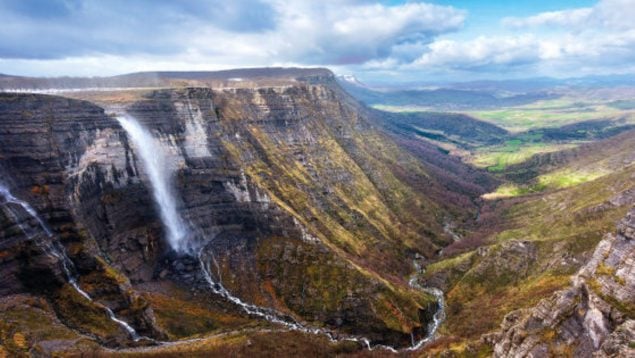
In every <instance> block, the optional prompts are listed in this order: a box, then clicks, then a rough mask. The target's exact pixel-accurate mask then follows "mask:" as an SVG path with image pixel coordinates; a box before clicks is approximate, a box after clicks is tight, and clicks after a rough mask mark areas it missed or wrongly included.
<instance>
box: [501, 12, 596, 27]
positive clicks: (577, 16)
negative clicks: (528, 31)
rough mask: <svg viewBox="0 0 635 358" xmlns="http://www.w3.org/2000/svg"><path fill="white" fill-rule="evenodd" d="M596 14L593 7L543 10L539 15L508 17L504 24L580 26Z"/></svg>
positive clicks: (515, 25)
mask: <svg viewBox="0 0 635 358" xmlns="http://www.w3.org/2000/svg"><path fill="white" fill-rule="evenodd" d="M593 15H594V10H593V9H592V8H581V9H573V10H563V11H550V12H543V13H540V14H538V15H534V16H530V17H525V18H519V17H506V18H504V19H503V20H502V21H503V25H505V26H509V27H515V28H523V27H535V26H579V25H581V24H583V23H585V22H588V21H589V20H590V19H591V18H592V17H593Z"/></svg>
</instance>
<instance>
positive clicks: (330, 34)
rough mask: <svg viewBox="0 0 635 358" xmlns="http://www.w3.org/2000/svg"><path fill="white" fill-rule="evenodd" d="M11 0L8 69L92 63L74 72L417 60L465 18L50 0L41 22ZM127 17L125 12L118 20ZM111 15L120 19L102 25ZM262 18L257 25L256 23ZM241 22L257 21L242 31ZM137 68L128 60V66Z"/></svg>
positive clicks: (323, 8) (348, 1) (278, 2)
mask: <svg viewBox="0 0 635 358" xmlns="http://www.w3.org/2000/svg"><path fill="white" fill-rule="evenodd" d="M8 1H10V3H11V4H14V6H13V7H12V8H5V9H4V10H3V9H0V20H4V23H5V26H4V27H3V28H4V30H2V29H0V35H2V34H4V36H0V59H2V58H3V59H4V60H3V62H4V64H5V66H4V68H16V67H25V66H28V64H32V65H33V66H35V67H36V68H44V67H45V66H41V67H40V66H39V64H41V63H46V61H41V60H48V63H50V64H51V65H55V66H58V67H57V68H60V66H61V67H63V68H65V69H67V68H70V69H71V70H73V66H66V65H65V64H71V63H73V64H77V63H81V62H82V59H85V61H86V64H87V66H86V67H85V68H76V69H75V70H74V71H72V73H78V72H79V71H81V72H86V69H88V68H91V69H94V68H97V67H98V66H95V63H96V61H99V59H100V58H101V59H103V62H104V65H105V66H108V63H111V64H112V63H114V62H118V61H117V60H116V59H118V58H129V59H130V61H129V63H130V64H135V65H139V64H141V63H142V61H143V60H142V59H153V60H152V61H153V62H152V63H148V64H145V65H144V66H143V67H144V68H147V67H157V66H159V65H162V64H165V63H170V62H172V63H173V64H174V66H178V65H179V63H181V62H183V61H188V60H189V61H190V62H191V63H192V67H197V66H198V65H199V64H201V63H206V65H207V68H208V69H215V68H223V67H227V66H233V67H237V66H257V65H260V66H270V65H273V64H275V63H281V62H284V63H290V62H291V63H298V64H303V65H347V64H362V63H365V62H368V61H372V60H382V59H386V58H389V57H392V58H395V59H399V62H409V61H412V60H413V59H414V58H416V57H417V56H418V55H419V54H420V53H421V51H422V49H424V48H425V45H427V44H428V43H430V42H431V41H433V40H434V38H435V37H436V36H438V35H439V34H443V33H447V32H450V31H455V30H457V29H459V28H460V27H461V26H462V24H463V21H464V19H465V16H466V14H465V12H464V11H461V10H457V9H455V8H453V7H448V6H438V5H431V4H426V3H406V4H401V5H394V6H387V5H382V4H379V3H377V2H371V1H361V0H344V1H338V2H336V1H322V2H318V1H312V0H298V1H293V2H289V1H285V0H257V1H254V0H251V1H250V0H240V2H239V4H238V5H232V2H229V3H226V2H223V1H214V2H213V6H211V5H210V3H208V2H206V1H197V2H194V1H193V2H189V3H188V4H189V5H185V4H181V3H180V2H179V3H178V4H174V3H173V2H171V1H167V0H160V1H158V2H157V3H156V4H157V6H151V5H149V4H154V3H153V2H152V1H146V2H145V5H144V6H149V8H150V9H152V10H151V11H150V13H148V14H146V13H144V12H143V11H142V7H141V8H140V7H139V6H137V7H133V8H130V9H128V8H126V6H125V3H126V2H125V1H123V2H122V0H113V1H109V2H106V3H104V2H95V1H94V0H84V1H83V2H81V3H80V2H78V4H80V5H78V6H74V7H67V6H62V5H64V4H66V3H65V2H64V1H62V0H51V1H52V3H51V4H57V3H59V4H57V5H56V7H55V9H56V15H55V16H54V17H50V16H49V18H47V20H46V21H43V20H42V18H41V16H40V15H38V16H35V14H34V11H35V10H36V9H34V8H32V7H26V8H25V7H24V6H22V5H21V4H22V3H21V2H20V1H19V0H8ZM60 1H61V2H60ZM249 3H253V4H254V5H256V4H257V5H258V6H260V7H259V8H262V9H265V10H266V14H265V15H263V16H266V17H267V18H262V17H260V16H258V15H257V14H253V13H250V14H248V15H250V16H249V17H245V19H244V20H243V19H242V18H241V17H240V16H239V15H240V14H239V13H237V12H240V11H243V10H244V9H246V8H249ZM124 10H129V11H124ZM119 12H125V13H122V14H121V16H117V14H118V13H119ZM103 14H108V16H106V17H107V18H109V19H118V20H117V21H114V22H113V21H104V16H103ZM211 14H214V15H213V16H211ZM219 14H220V15H219ZM44 15H46V14H43V15H42V16H44ZM219 17H220V18H227V19H228V20H227V21H224V22H223V21H221V20H222V19H220V18H219ZM256 20H257V25H250V24H251V23H253V22H254V21H256ZM241 21H244V22H247V23H249V24H247V23H246V24H242V25H241V24H240V22H241ZM25 44H26V45H25ZM27 60H29V61H27ZM130 67H131V66H130V65H129V64H126V63H124V66H122V67H121V70H123V69H124V68H126V69H127V68H130ZM52 68H53V67H52ZM168 68H170V67H169V66H168ZM3 71H8V70H6V69H3ZM51 71H53V70H49V71H45V72H43V74H48V73H47V72H49V73H50V72H51ZM57 72H58V71H57ZM95 74H103V71H102V72H97V73H95Z"/></svg>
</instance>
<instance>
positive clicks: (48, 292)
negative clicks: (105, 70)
mask: <svg viewBox="0 0 635 358" xmlns="http://www.w3.org/2000/svg"><path fill="white" fill-rule="evenodd" d="M324 80H325V79H324V78H308V79H304V80H303V81H301V82H299V83H296V84H293V85H284V86H269V87H257V88H239V89H211V88H181V89H166V90H156V91H150V92H147V93H145V94H143V96H141V97H136V98H134V99H126V100H125V101H122V102H116V103H115V102H113V101H104V102H99V103H100V106H101V107H100V106H96V105H94V104H91V103H89V102H86V101H78V100H70V99H66V98H60V97H53V96H43V95H24V94H22V95H10V94H3V95H0V106H1V107H0V116H2V118H0V139H1V140H0V158H1V167H2V170H3V175H2V180H3V183H5V184H6V185H7V186H8V187H9V188H10V189H11V191H12V192H13V194H14V195H16V196H18V197H20V198H22V199H23V200H25V201H28V202H29V203H31V205H32V206H33V207H34V208H35V209H36V210H37V211H38V213H39V214H40V215H41V216H42V218H43V219H44V221H45V222H46V225H48V226H50V227H51V229H52V231H53V234H54V235H53V237H52V238H47V237H44V236H43V235H42V233H41V232H40V231H41V229H38V227H37V226H38V225H37V223H36V222H35V221H34V219H29V218H28V215H26V214H25V213H18V215H17V218H16V217H14V216H12V215H11V213H10V211H11V210H10V207H8V206H6V205H5V206H3V211H2V213H3V215H2V216H0V219H1V221H0V225H2V232H3V237H1V238H0V239H1V241H0V245H2V246H1V247H0V248H1V249H2V251H0V272H2V274H3V275H2V283H3V288H2V291H0V292H1V294H2V295H3V296H5V297H14V299H15V300H18V298H17V297H22V296H20V295H24V294H30V295H35V296H37V297H44V298H46V299H47V301H48V302H50V303H51V307H50V310H52V311H53V312H54V315H55V316H56V317H57V318H56V319H57V320H59V322H62V323H63V324H64V325H68V326H70V327H71V328H73V329H77V330H78V331H80V332H83V333H90V334H95V335H96V336H97V337H98V338H99V340H100V342H101V343H108V342H110V343H113V344H114V342H115V341H118V342H119V343H120V344H121V343H122V342H123V341H124V340H125V337H126V335H125V332H122V331H121V330H120V328H119V327H117V326H116V325H113V323H112V322H111V321H109V320H108V319H107V317H105V315H103V314H102V313H103V312H100V311H99V307H101V305H103V306H107V307H109V308H111V309H112V310H113V311H114V312H115V314H117V315H118V317H120V318H122V319H125V320H126V321H127V322H128V323H130V325H131V326H133V328H135V329H136V330H137V331H138V332H139V333H140V334H142V335H146V336H148V337H153V338H159V339H165V338H166V337H171V338H178V337H182V336H187V335H188V332H190V333H189V334H192V333H205V332H210V331H213V330H215V329H218V328H222V326H223V324H224V325H227V326H232V325H235V324H243V323H238V322H246V321H245V319H246V318H245V317H244V316H242V315H241V313H240V312H239V311H238V310H237V309H236V308H235V307H232V306H231V305H228V304H227V303H226V302H225V303H223V302H222V301H223V299H222V298H221V297H220V296H214V295H213V294H212V293H211V292H209V287H208V286H207V283H206V281H205V279H204V277H203V275H202V272H201V271H200V266H199V264H198V262H197V261H196V256H197V254H198V253H199V252H200V253H201V254H202V256H203V257H206V258H211V257H213V258H214V262H211V263H212V264H215V265H213V267H217V268H218V269H217V270H214V272H212V276H213V279H214V280H215V281H218V282H222V284H223V285H224V286H225V287H226V288H227V289H228V290H229V291H230V292H232V293H233V294H234V295H236V296H237V297H239V298H241V299H242V300H244V301H246V302H249V303H253V304H257V305H259V306H264V307H270V308H274V309H276V310H278V311H280V312H283V313H285V314H287V315H290V316H291V317H294V318H295V319H296V320H298V321H301V322H306V323H308V324H310V325H312V326H326V327H329V328H330V329H334V330H336V331H337V332H341V333H349V334H355V335H363V336H365V337H368V338H370V339H371V340H373V341H374V342H378V343H386V344H391V345H397V346H406V345H409V344H410V341H411V338H415V339H417V338H419V337H422V336H423V335H425V334H426V328H425V327H426V324H427V321H429V320H430V319H431V316H432V313H433V312H434V311H435V310H436V309H437V306H436V302H435V300H434V299H433V298H432V297H430V296H428V295H427V294H425V293H422V292H419V291H417V290H415V289H412V288H410V287H409V286H408V285H407V283H406V282H405V281H406V280H405V277H407V276H408V275H409V274H410V272H411V271H412V266H411V261H412V259H413V258H414V257H415V253H418V254H420V255H422V256H424V257H426V256H428V257H431V256H432V255H434V254H435V252H436V251H438V250H439V249H440V248H441V247H443V246H444V245H446V244H447V243H449V242H450V241H451V237H449V235H448V234H446V233H444V230H443V222H444V221H445V220H447V219H448V217H449V216H450V215H451V214H450V213H449V212H448V211H446V209H445V207H444V205H443V203H438V202H435V201H434V200H432V199H430V198H429V197H428V196H426V194H425V188H426V187H427V185H428V183H430V185H438V184H437V183H436V182H435V179H434V178H433V177H431V176H430V175H429V174H428V173H427V172H426V169H425V168H424V167H422V166H421V165H420V164H419V163H418V162H417V160H416V159H415V158H413V157H411V156H410V155H408V154H406V153H404V152H402V151H401V150H400V149H399V148H397V147H396V146H395V145H394V144H393V143H392V142H391V141H389V140H387V139H386V138H385V137H384V136H383V135H382V134H381V133H379V132H377V131H376V130H374V129H373V128H372V127H371V126H370V125H369V123H368V122H367V121H366V119H365V118H364V117H363V115H362V114H361V113H360V112H359V108H358V107H357V105H356V104H355V103H354V102H353V101H351V100H350V99H349V98H345V97H343V96H342V95H341V93H339V92H338V90H337V88H333V87H332V85H330V84H328V83H326V84H325V83H324ZM327 80H328V79H327ZM327 82H328V81H327ZM124 112H125V113H127V114H129V115H132V116H134V117H135V118H136V119H137V120H138V121H139V122H140V123H141V124H142V125H143V126H145V127H146V128H148V129H149V130H150V131H151V132H152V133H153V136H154V137H155V138H158V139H159V140H160V142H161V147H162V148H163V149H164V150H165V151H166V153H168V154H167V155H168V157H169V158H168V159H169V160H168V161H167V163H169V165H170V168H169V169H170V171H171V173H172V174H173V182H174V187H175V194H176V197H177V198H178V200H179V203H178V211H179V214H180V215H181V216H182V217H183V220H184V222H186V223H187V225H188V227H189V231H190V235H189V239H188V240H189V241H190V244H191V246H192V247H193V248H195V249H196V250H194V251H193V252H191V253H190V254H186V255H177V254H175V253H174V252H171V250H170V247H169V245H167V243H166V242H165V241H164V240H163V237H164V236H165V233H164V228H163V227H162V225H161V220H160V217H159V215H158V212H157V208H156V207H155V204H154V202H153V199H152V193H151V187H150V185H149V178H148V176H147V171H146V168H144V166H143V163H142V162H141V160H140V157H139V154H138V153H139V151H138V150H139V148H135V146H134V145H133V144H132V143H131V142H130V139H129V138H128V136H127V134H126V133H125V131H123V129H122V128H121V126H120V125H119V124H118V122H117V121H116V118H114V116H116V115H121V114H123V113H124ZM422 189H423V190H422ZM18 211H19V210H18ZM16 223H26V224H28V225H29V227H30V229H29V230H32V231H33V232H38V235H40V236H42V238H41V239H36V238H33V237H31V238H28V237H26V236H25V235H22V234H21V233H20V232H19V230H18V227H17V226H16ZM46 239H49V240H53V241H55V242H59V243H61V244H62V245H63V246H64V247H65V249H66V251H67V252H68V255H69V257H70V259H71V260H72V262H73V264H74V266H75V267H76V269H77V274H78V277H79V279H78V283H79V285H80V286H81V288H82V289H83V290H85V291H86V292H88V294H89V295H90V296H91V297H93V298H94V300H95V302H91V303H86V302H82V304H81V305H80V304H79V303H78V301H81V299H79V298H77V297H74V293H73V292H72V290H70V288H69V285H68V284H67V282H66V280H65V278H64V275H63V274H62V273H61V272H60V269H59V266H60V265H59V263H56V262H54V260H52V258H51V257H50V256H51V255H49V254H47V253H46V252H45V251H42V250H41V249H39V246H38V245H37V243H38V242H40V241H42V240H46ZM206 260H208V261H209V260H211V259H206ZM205 263H208V262H205ZM30 267H35V268H37V270H35V269H30ZM36 277H40V278H42V277H46V279H44V280H43V281H44V283H41V284H37V285H35V286H37V287H33V285H31V286H29V283H32V282H40V281H36V280H35V278H36ZM48 277H51V278H52V279H48ZM20 300H22V299H20ZM18 301H19V300H18ZM19 302H22V301H19ZM29 302H30V301H29ZM210 305H211V306H210ZM203 307H204V308H205V309H206V310H209V312H218V313H213V315H216V316H213V317H212V316H210V317H209V318H207V316H205V315H203V314H198V315H196V314H192V312H198V311H197V310H201V309H202V308H203ZM47 309H49V308H47ZM73 310H77V312H76V313H72V312H73ZM89 311H90V312H93V313H94V314H93V315H87V314H84V315H82V313H81V312H89ZM200 312H203V311H200ZM206 314H207V313H206ZM89 316H90V318H91V319H88V317H89ZM203 316H205V317H203ZM177 317H178V318H179V319H176V318H177ZM241 317H242V318H241ZM82 318H83V319H82ZM186 320H191V322H190V321H187V323H191V325H190V326H188V327H184V326H183V325H186V324H187V323H184V322H185V321H186ZM205 320H207V321H205ZM179 322H181V323H179ZM232 322H235V323H232ZM96 327H98V328H96ZM206 327H209V328H206ZM0 329H3V328H2V327H0ZM7 329H8V328H7ZM11 329H17V328H15V327H14V328H11ZM411 334H412V335H413V337H411ZM0 336H2V335H0ZM30 339H32V342H31V343H33V344H35V343H34V342H37V341H38V339H36V337H31V338H30Z"/></svg>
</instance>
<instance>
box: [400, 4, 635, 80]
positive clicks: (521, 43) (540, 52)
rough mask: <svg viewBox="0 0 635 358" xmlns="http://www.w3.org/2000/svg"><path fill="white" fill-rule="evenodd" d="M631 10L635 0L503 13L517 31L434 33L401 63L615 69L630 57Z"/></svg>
mask: <svg viewBox="0 0 635 358" xmlns="http://www.w3.org/2000/svg"><path fill="white" fill-rule="evenodd" d="M634 16H635V0H604V1H601V2H599V3H598V4H597V5H596V6H594V7H591V8H579V9H570V10H562V11H553V12H544V13H539V14H536V15H533V16H529V17H525V18H504V19H503V20H502V23H503V25H505V26H506V27H508V28H513V29H515V30H521V31H520V32H518V31H514V32H507V33H505V34H501V35H490V36H478V37H476V38H473V39H467V40H451V39H437V40H435V41H434V42H432V43H431V44H429V45H427V47H426V49H425V50H424V51H423V53H422V55H421V56H420V57H418V58H417V59H416V60H414V61H413V62H412V63H411V64H409V65H407V66H403V67H402V69H403V70H422V69H428V70H431V71H432V70H435V71H439V70H441V69H446V70H448V71H462V72H465V73H481V74H482V73H489V74H496V73H508V74H509V73H511V74H522V73H526V74H529V73H531V74H533V75H544V74H547V75H557V76H562V75H576V74H577V73H578V72H580V71H587V72H590V73H592V72H594V71H595V72H619V71H620V70H622V69H625V68H629V69H631V68H632V67H633V66H632V65H631V64H632V63H633V61H635V23H633V22H632V21H631V20H630V19H632V18H633V17H634ZM545 28H547V29H545Z"/></svg>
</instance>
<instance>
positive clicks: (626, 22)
mask: <svg viewBox="0 0 635 358" xmlns="http://www.w3.org/2000/svg"><path fill="white" fill-rule="evenodd" d="M634 17H635V0H602V1H600V2H599V3H598V4H597V5H595V6H593V7H584V8H578V9H569V10H562V11H550V12H543V13H540V14H537V15H534V16H529V17H506V18H504V19H503V20H502V23H503V24H504V25H506V26H509V27H513V28H531V27H540V26H558V27H563V28H566V29H569V30H574V29H575V30H584V29H589V28H594V29H598V28H600V29H612V30H619V29H632V28H635V23H633V18H634Z"/></svg>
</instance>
